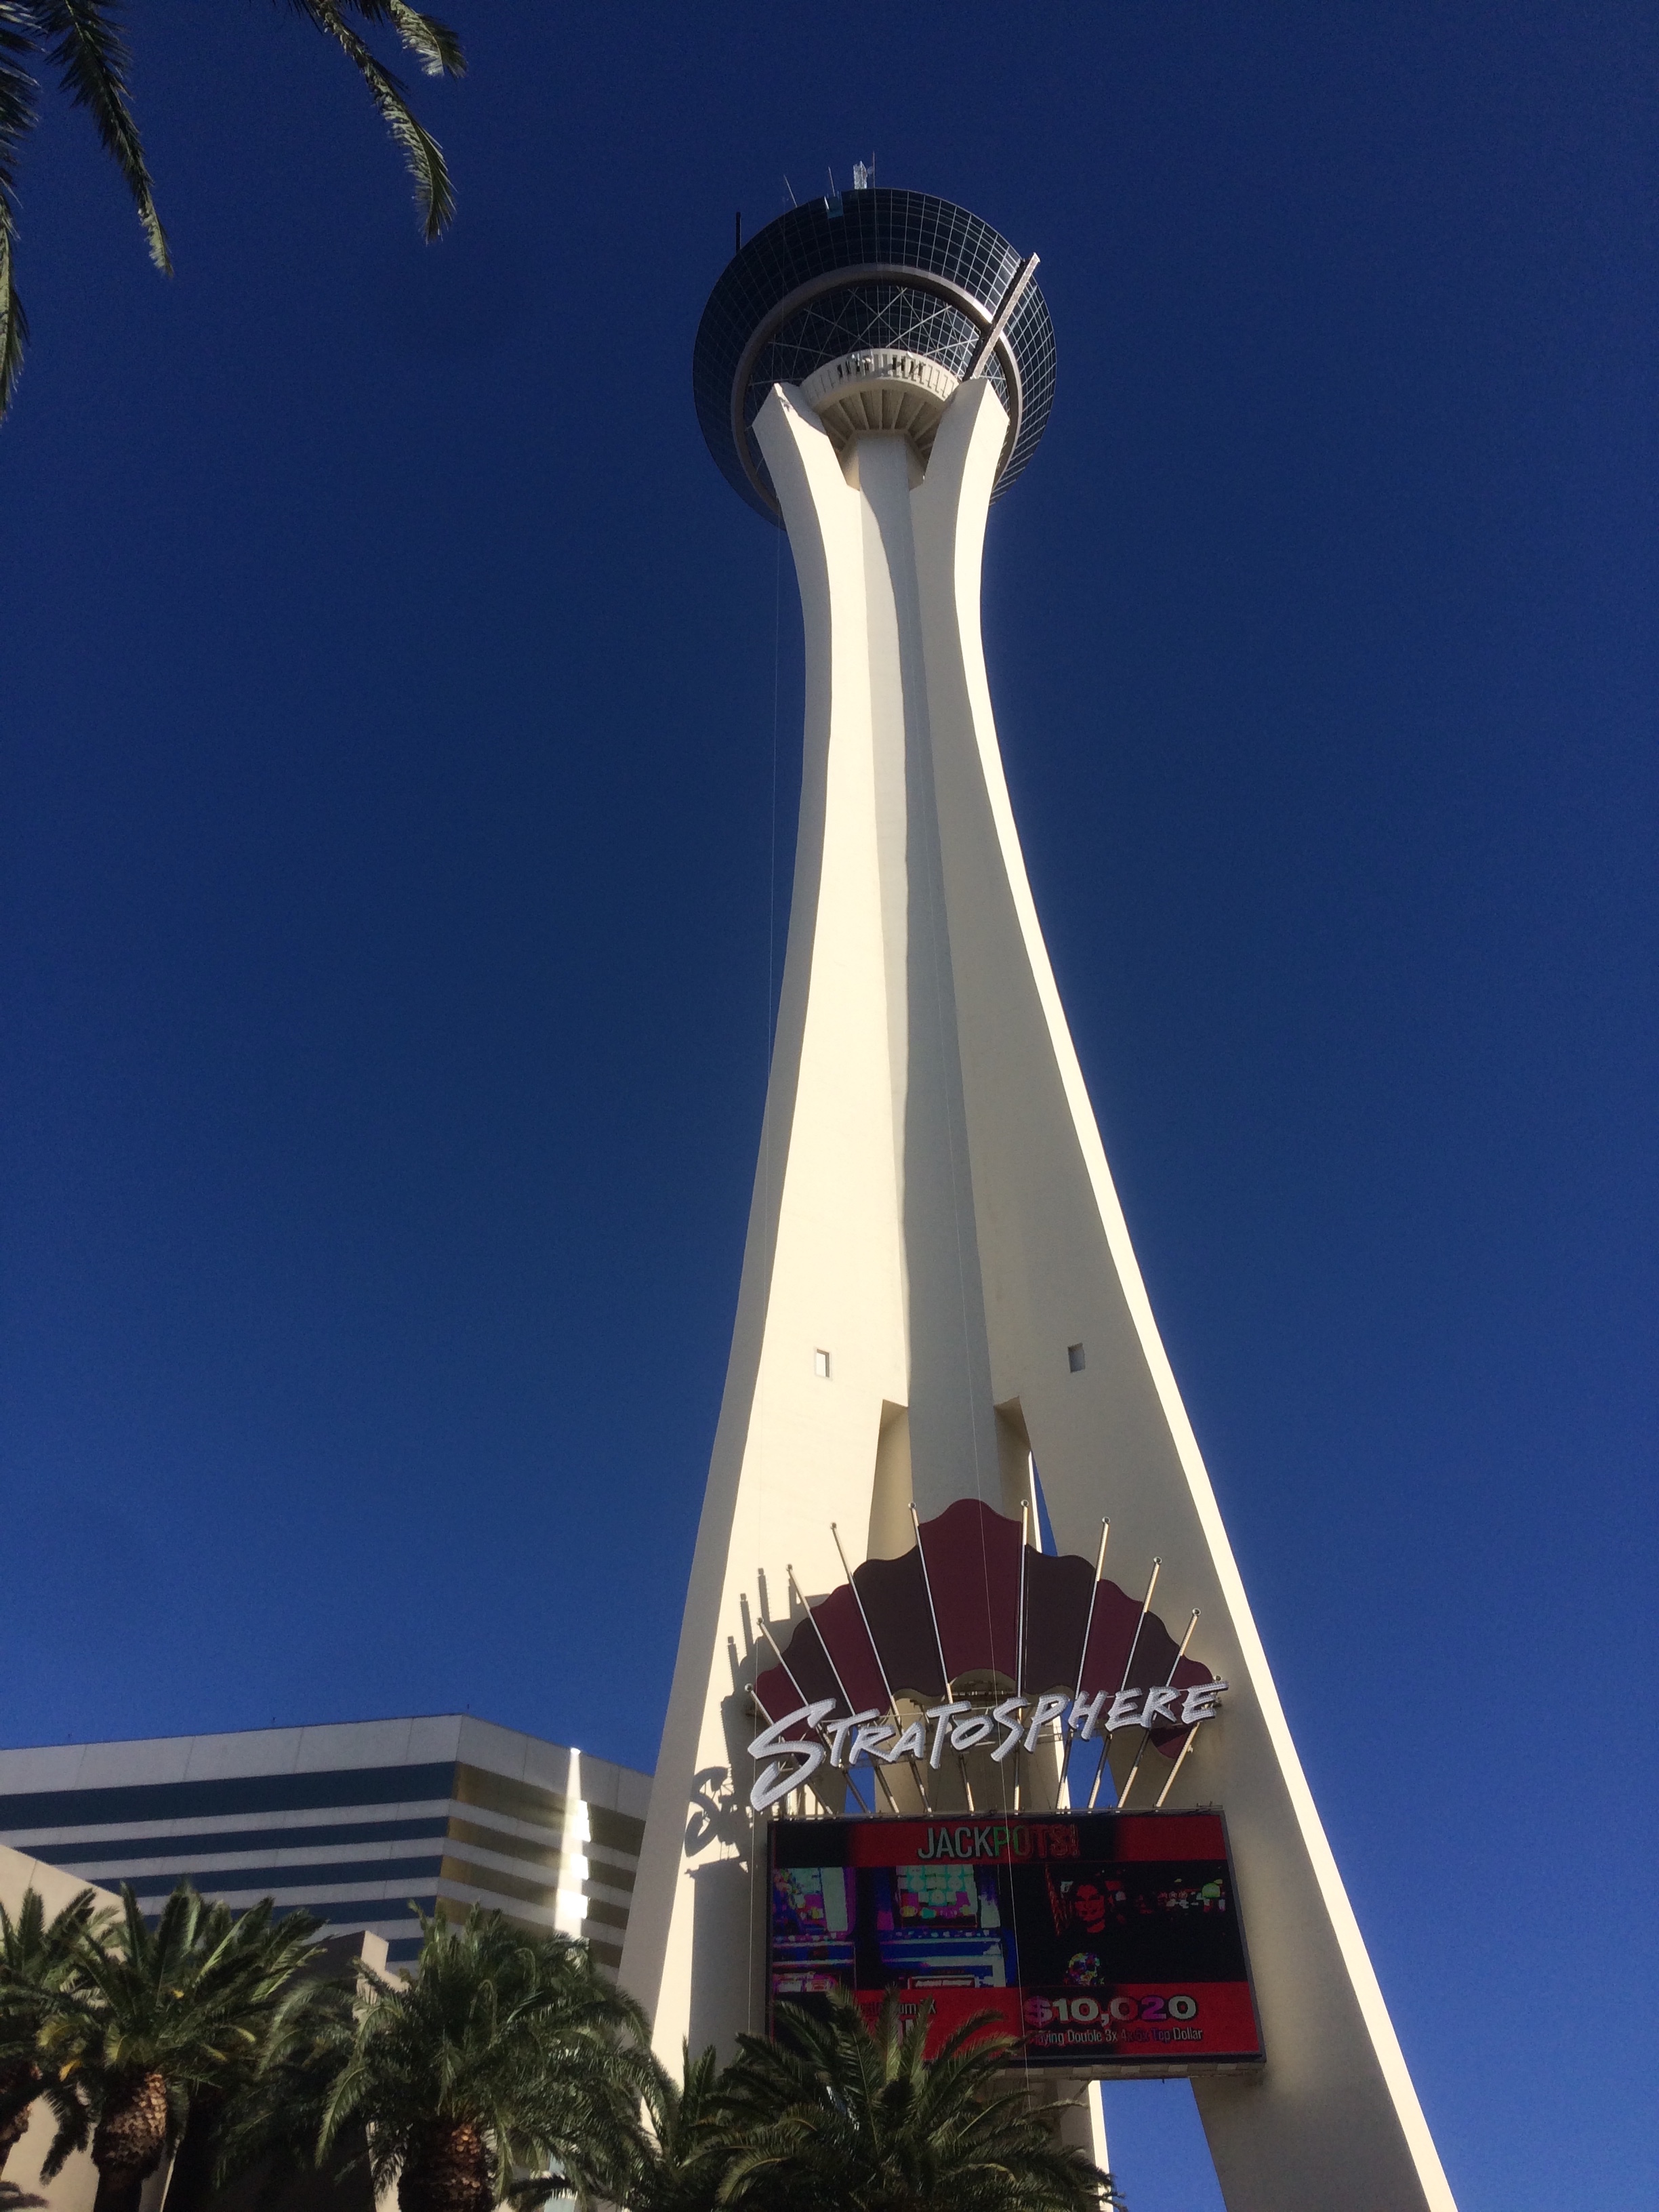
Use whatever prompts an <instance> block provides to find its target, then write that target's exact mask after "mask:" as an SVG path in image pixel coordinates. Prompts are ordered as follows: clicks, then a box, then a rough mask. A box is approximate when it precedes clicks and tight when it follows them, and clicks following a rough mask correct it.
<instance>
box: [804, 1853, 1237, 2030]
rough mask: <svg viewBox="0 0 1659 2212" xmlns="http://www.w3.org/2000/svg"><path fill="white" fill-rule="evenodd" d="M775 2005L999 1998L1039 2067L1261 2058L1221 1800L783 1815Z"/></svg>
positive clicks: (942, 2025) (959, 2013) (976, 2004)
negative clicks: (1206, 1804) (1125, 1809)
mask: <svg viewBox="0 0 1659 2212" xmlns="http://www.w3.org/2000/svg"><path fill="white" fill-rule="evenodd" d="M767 1966H768V1973H769V1987H770V1991H771V1997H772V2001H773V2002H774V2004H775V2003H776V2002H777V2001H778V2000H780V1999H782V2000H785V2001H787V2002H791V2003H796V2004H802V2005H805V2006H806V2007H808V2008H812V2009H816V2008H817V2004H819V2003H822V2002H823V1999H824V1997H825V1996H827V1993H828V1992H829V1990H833V1989H836V1988H844V1989H851V1990H855V1991H856V1992H857V1993H858V1996H859V1998H860V2002H862V2003H863V2004H864V2006H865V2008H866V2011H873V2010H874V2008H876V2007H877V2006H878V2004H879V2003H880V2002H881V1999H882V1997H883V1996H884V1993H885V1992H886V1991H887V1990H892V1989H896V1990H899V1991H900V1992H901V1993H902V1996H901V2002H905V2001H906V2000H908V2001H910V2002H914V2003H915V2004H916V2005H921V2003H923V2002H927V2001H931V2002H932V2003H933V2035H932V2039H931V2043H932V2046H933V2047H936V2046H937V2044H938V2042H939V2039H941V2037H942V2036H943V2035H945V2034H947V2033H949V2032H950V2031H951V2029H952V2028H953V2027H957V2026H959V2025H960V2023H961V2022H962V2021H965V2020H969V2019H972V2018H973V2017H974V2016H975V2015H976V2014H983V2013H991V2014H994V2015H995V2016H996V2019H997V2022H998V2025H999V2026H1000V2027H1002V2028H1003V2029H1004V2030H1006V2033H1009V2034H1011V2035H1013V2036H1015V2037H1017V2038H1018V2040H1019V2042H1020V2045H1021V2046H1022V2056H1023V2057H1024V2060H1025V2061H1026V2062H1027V2063H1030V2064H1032V2065H1048V2066H1060V2067H1064V2068H1066V2069H1067V2070H1068V2071H1070V2072H1073V2073H1080V2074H1109V2073H1111V2072H1113V2071H1114V2070H1117V2069H1133V2070H1134V2071H1136V2072H1141V2073H1144V2072H1147V2071H1150V2070H1159V2071H1167V2072H1182V2073H1184V2072H1186V2071H1187V2070H1188V2069H1190V2068H1192V2067H1194V2066H1204V2065H1207V2064H1214V2063H1227V2064H1231V2065H1237V2064H1240V2063H1249V2062H1250V2061H1253V2060H1257V2059H1260V2058H1261V2056H1262V2049H1261V2027H1260V2026H1259V2024H1258V2021H1257V2020H1256V2013H1255V2000H1254V1998H1253V1996H1252V1995H1251V1991H1250V1980H1249V1968H1248V1966H1247V1965H1246V1962H1245V1954H1244V1931H1243V1928H1242V1927H1241V1926H1240V1924H1239V1917H1238V1903H1237V1895H1236V1893H1235V1891H1234V1887H1233V1875H1232V1867H1231V1862H1230V1860H1229V1857H1228V1854H1227V1836H1226V1830H1225V1826H1224V1825H1223V1822H1222V1820H1221V1816H1220V1814H1217V1813H1054V1814H1048V1813H1038V1814H1012V1815H1010V1814H998V1815H993V1816H990V1817H986V1816H982V1815H975V1816H973V1817H971V1818H970V1817H967V1816H958V1815H951V1816H948V1817H946V1818H944V1819H938V1820H877V1819H869V1820H775V1821H774V1822H773V1823H772V1835H771V1918H770V1924H769V1936H768V1952H767Z"/></svg>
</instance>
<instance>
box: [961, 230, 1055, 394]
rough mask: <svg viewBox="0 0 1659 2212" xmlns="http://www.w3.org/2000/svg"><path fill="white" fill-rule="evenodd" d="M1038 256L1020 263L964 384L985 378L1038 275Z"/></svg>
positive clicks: (1034, 255)
mask: <svg viewBox="0 0 1659 2212" xmlns="http://www.w3.org/2000/svg"><path fill="white" fill-rule="evenodd" d="M1036 265H1037V257H1036V254H1035V253H1028V254H1027V255H1026V257H1025V258H1024V261H1022V262H1021V263H1020V264H1019V266H1018V269H1016V270H1015V271H1014V281H1013V283H1012V284H1011V285H1010V286H1009V287H1008V289H1007V290H1006V292H1005V293H1004V294H1003V295H1002V305H1001V306H1000V307H999V308H998V309H997V311H996V314H995V317H994V319H993V321H992V324H991V327H990V329H989V330H988V331H986V333H985V335H984V337H982V338H981V340H980V342H979V351H978V352H977V353H976V354H975V356H974V362H973V367H972V368H970V369H969V372H968V374H967V375H966V376H965V377H964V378H963V383H964V384H970V383H971V382H972V381H973V380H974V378H975V377H976V376H983V374H985V370H986V367H987V363H988V362H989V361H990V358H991V355H992V353H993V351H994V349H995V346H996V342H997V340H998V339H999V338H1000V337H1001V336H1002V333H1003V331H1004V329H1005V328H1006V325H1007V321H1008V318H1009V316H1010V315H1012V313H1013V312H1014V309H1015V308H1016V307H1018V305H1019V302H1020V298H1021V295H1022V294H1023V293H1024V289H1025V287H1026V286H1027V285H1028V284H1029V283H1030V281H1031V279H1032V277H1033V276H1036Z"/></svg>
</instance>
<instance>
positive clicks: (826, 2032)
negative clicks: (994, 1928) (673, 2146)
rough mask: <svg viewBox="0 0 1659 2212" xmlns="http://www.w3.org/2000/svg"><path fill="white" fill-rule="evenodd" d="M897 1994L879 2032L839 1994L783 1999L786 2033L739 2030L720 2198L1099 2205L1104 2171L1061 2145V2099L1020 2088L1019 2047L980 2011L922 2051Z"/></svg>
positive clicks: (775, 2209) (872, 2209)
mask: <svg viewBox="0 0 1659 2212" xmlns="http://www.w3.org/2000/svg"><path fill="white" fill-rule="evenodd" d="M931 2011H932V2008H931V2007H928V2008H925V2009H924V2011H923V2013H922V2014H921V2016H920V2017H919V2018H917V2019H916V2020H915V2021H912V2022H911V2023H910V2024H909V2025H908V2027H906V2026H905V2025H903V2024H902V2021H901V2018H900V2014H899V2007H898V1999H897V1996H896V1994H893V1993H890V1994H889V1996H888V1997H887V1998H886V2001H885V2002H884V2004H883V2006H882V2008H881V2014H880V2016H879V2018H878V2021H877V2023H876V2025H875V2027H873V2028H872V2027H868V2026H866V2022H865V2020H864V2018H863V2015H862V2014H861V2013H860V2009H859V2007H858V2004H857V2002H856V2001H855V2000H854V1998H853V1997H852V1996H848V1995H841V1994H838V1995H837V1996H835V1997H834V1998H833V1999H832V2000H831V2004H830V2008H829V2017H828V2018H827V2019H822V2018H818V2017H815V2016H813V2015H809V2014H807V2013H805V2011H802V2010H799V2009H798V2008H795V2007H793V2006H784V2007H781V2008H780V2019H779V2023H778V2039H777V2041H776V2042H775V2043H766V2042H763V2041H762V2040H761V2039H760V2038H759V2037H757V2036H744V2037H742V2038H741V2039H740V2042H741V2045H742V2051H741V2056H740V2057H738V2061H737V2063H735V2064H734V2065H733V2066H732V2068H731V2069H730V2070H729V2072H728V2074H727V2075H726V2095H727V2099H728V2103H729V2115H730V2117H729V2120H728V2123H727V2124H728V2125H729V2126H730V2127H731V2129H732V2157H731V2160H730V2163H729V2165H728V2166H727V2169H726V2177H725V2180H724V2183H723V2185H722V2187H721V2190H720V2198H721V2201H722V2202H724V2203H732V2204H735V2205H743V2206H747V2207H751V2208H753V2212H1092V2208H1093V2207H1094V2206H1095V2205H1096V2204H1097V2203H1098V2201H1099V2197H1100V2192H1101V2191H1102V2189H1103V2187H1104V2186H1105V2176H1104V2175H1103V2174H1102V2173H1101V2172H1099V2171H1098V2170H1097V2168H1096V2167H1095V2166H1091V2164H1090V2163H1089V2161H1088V2160H1087V2159H1086V2158H1085V2157H1084V2155H1083V2154H1082V2152H1081V2151H1078V2150H1073V2149H1071V2148H1067V2147H1066V2145H1064V2144H1062V2143H1061V2142H1060V2140H1059V2138H1058V2136H1057V2134H1056V2132H1055V2130H1054V2121H1055V2119H1056V2118H1057V2117H1058V2112H1059V2109H1060V2108H1059V2107H1058V2106H1047V2105H1043V2106H1034V2105H1032V2104H1031V2103H1030V2101H1029V2100H1028V2099H1027V2097H1026V2096H1025V2095H1024V2093H1023V2091H1022V2090H1021V2089H1019V2088H1018V2087H1010V2086H1009V2085H1008V2081H1007V2069H1008V2068H1009V2065H1010V2062H1011V2060H1012V2058H1013V2057H1014V2053H1015V2051H1016V2049H1017V2045H1016V2044H1015V2043H1014V2040H1013V2039H1012V2038H1011V2037H1009V2036H1006V2035H1003V2034H1000V2033H994V2032H987V2031H992V2030H994V2024H995V2023H994V2015H988V2014H986V2015H981V2016H980V2017H979V2018H978V2019H976V2020H973V2021H968V2022H967V2023H965V2024H964V2025H963V2027H959V2028H957V2029H956V2030H955V2032H954V2033H952V2034H951V2035H949V2036H947V2037H946V2038H945V2042H944V2044H943V2045H942V2046H941V2048H940V2051H939V2056H938V2057H937V2058H935V2059H934V2060H933V2061H932V2062H931V2063H927V2061H926V2060H925V2059H924V2056H923V2052H924V2048H925V2045H926V2042H927V2030H928V2026H929V2020H930V2015H931Z"/></svg>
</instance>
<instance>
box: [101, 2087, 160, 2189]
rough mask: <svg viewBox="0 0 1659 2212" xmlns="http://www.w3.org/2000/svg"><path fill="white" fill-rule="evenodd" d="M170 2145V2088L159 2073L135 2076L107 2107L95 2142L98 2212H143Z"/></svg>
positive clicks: (119, 2089) (110, 2100)
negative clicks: (142, 2201) (147, 2189)
mask: <svg viewBox="0 0 1659 2212" xmlns="http://www.w3.org/2000/svg"><path fill="white" fill-rule="evenodd" d="M166 2148H167V2081H166V2078H165V2076H163V2075H161V2074H159V2073H157V2072H155V2071H154V2070H153V2069H152V2070H151V2071H149V2072H148V2073H144V2074H134V2075H130V2076H129V2077H128V2079H127V2080H126V2081H124V2082H123V2083H122V2084H121V2085H120V2087H118V2089H117V2090H115V2092H114V2093H113V2094H112V2096H111V2097H110V2098H109V2099H108V2100H107V2101H106V2104H105V2106H104V2111H103V2117H102V2118H100V2121H99V2123H98V2127H97V2130H96V2132H95V2133H94V2136H93V2138H92V2162H93V2164H94V2166H96V2167H97V2169H98V2194H97V2196H96V2197H94V2199H93V2212H138V2198H139V2196H140V2194H141V2192H142V2191H143V2186H144V2184H145V2182H146V2181H148V2180H149V2177H150V2175H151V2174H152V2173H154V2172H155V2169H156V2167H157V2166H159V2165H160V2164H161V2153H162V2152H163V2151H164V2150H165V2149H166Z"/></svg>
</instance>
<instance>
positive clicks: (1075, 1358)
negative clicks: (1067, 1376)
mask: <svg viewBox="0 0 1659 2212" xmlns="http://www.w3.org/2000/svg"><path fill="white" fill-rule="evenodd" d="M1066 1365H1067V1366H1068V1367H1069V1368H1070V1369H1071V1370H1072V1372H1073V1375H1081V1374H1082V1372H1083V1346H1081V1345H1080V1344H1068V1345H1067V1346H1066Z"/></svg>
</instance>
